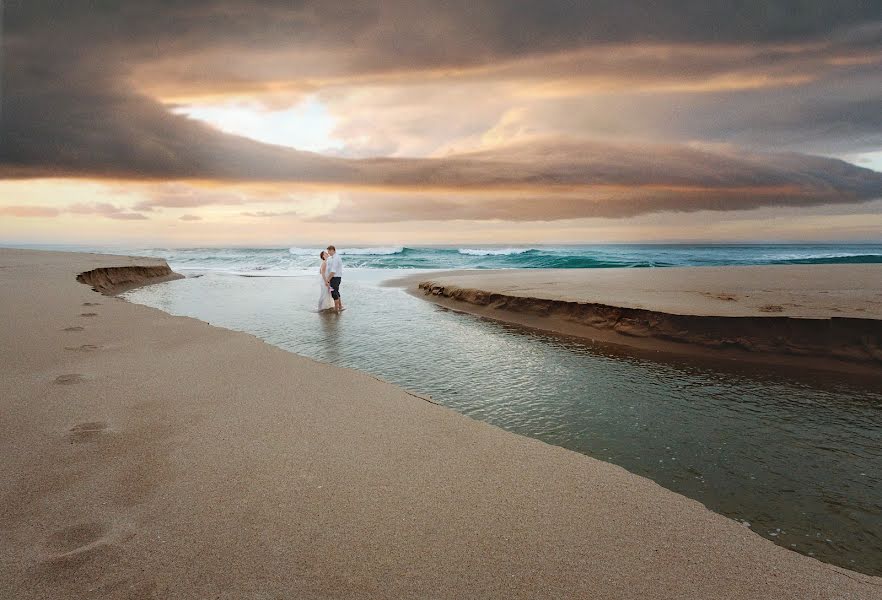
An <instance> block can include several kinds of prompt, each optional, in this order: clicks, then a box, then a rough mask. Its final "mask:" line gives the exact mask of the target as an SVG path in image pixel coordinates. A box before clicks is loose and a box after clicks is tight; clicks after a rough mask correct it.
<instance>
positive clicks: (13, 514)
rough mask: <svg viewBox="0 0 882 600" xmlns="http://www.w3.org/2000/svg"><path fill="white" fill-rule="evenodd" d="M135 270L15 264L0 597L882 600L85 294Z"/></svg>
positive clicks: (667, 510) (592, 465)
mask: <svg viewBox="0 0 882 600" xmlns="http://www.w3.org/2000/svg"><path fill="white" fill-rule="evenodd" d="M129 265H137V266H140V267H161V266H162V263H161V262H159V261H155V260H150V259H134V258H126V257H118V256H98V255H83V254H65V253H48V252H37V251H19V250H0V306H2V307H3V319H2V325H0V327H2V329H0V336H2V338H0V339H2V341H3V343H2V347H0V357H2V365H3V377H2V380H0V431H2V432H3V435H2V436H0V472H2V474H3V476H2V479H0V596H2V597H3V598H16V599H29V598H40V599H43V598H182V599H183V598H187V599H192V598H225V599H231V598H312V597H372V598H379V597H421V598H422V597H451V598H454V597H455V598H463V597H506V598H515V597H524V598H526V597H569V598H573V597H585V598H595V599H604V598H703V599H708V598H720V599H723V598H725V599H738V598H751V599H753V598H799V599H807V598H882V579H880V578H876V577H868V576H865V575H861V574H857V573H854V572H850V571H847V570H844V569H841V568H838V567H833V566H830V565H827V564H823V563H821V562H819V561H816V560H814V559H812V558H809V557H805V556H801V555H799V554H796V553H794V552H791V551H789V550H786V549H784V548H781V547H778V546H776V545H775V544H773V543H772V542H770V541H768V540H765V539H763V538H761V537H759V536H758V535H756V534H754V533H753V532H752V531H750V529H748V528H747V527H745V526H742V525H740V524H737V523H735V522H734V521H731V520H729V519H727V518H725V517H722V516H720V515H717V514H714V513H712V512H710V511H708V510H707V509H705V508H704V507H703V506H702V505H701V504H699V503H698V502H695V501H692V500H689V499H687V498H684V497H682V496H680V495H678V494H675V493H673V492H670V491H667V490H665V489H663V488H661V487H659V486H658V485H656V484H654V483H653V482H651V481H649V480H647V479H644V478H642V477H638V476H635V475H633V474H630V473H628V472H627V471H625V470H623V469H621V468H619V467H616V466H613V465H610V464H607V463H604V462H601V461H597V460H593V459H591V458H588V457H586V456H583V455H580V454H576V453H574V452H570V451H568V450H564V449H561V448H556V447H553V446H549V445H546V444H544V443H542V442H539V441H535V440H531V439H527V438H523V437H520V436H517V435H514V434H510V433H506V432H504V431H502V430H499V429H496V428H494V427H491V426H489V425H487V424H483V423H480V422H477V421H473V420H470V419H468V418H466V417H463V416H461V415H458V414H456V413H454V412H453V411H450V410H448V409H445V408H443V407H440V406H436V405H434V404H431V403H429V402H426V401H423V400H420V399H418V398H415V397H414V396H413V395H410V394H408V393H407V392H405V391H404V390H401V389H399V388H397V387H395V386H393V385H389V384H387V383H384V382H381V381H377V380H376V379H374V378H372V377H370V376H368V375H366V374H362V373H358V372H355V371H351V370H346V369H341V368H337V367H333V366H329V365H324V364H320V363H316V362H313V361H311V360H308V359H306V358H302V357H299V356H296V355H293V354H290V353H287V352H285V351H282V350H280V349H277V348H274V347H272V346H269V345H267V344H265V343H263V342H262V341H260V340H258V339H257V338H255V337H253V336H250V335H247V334H244V333H236V332H232V331H229V330H224V329H220V328H216V327H212V326H210V325H208V324H206V323H202V322H200V321H197V320H194V319H189V318H183V317H173V316H170V315H168V314H165V313H163V312H161V311H159V310H155V309H152V308H148V307H144V306H138V305H134V304H131V303H128V302H126V301H124V300H121V299H118V298H114V297H109V296H103V295H100V294H98V293H96V292H94V291H92V290H91V289H90V287H89V286H87V285H83V284H81V283H78V282H77V281H76V277H77V275H78V274H79V273H81V272H84V271H88V270H91V269H95V268H106V267H126V266H129ZM173 290H174V283H171V284H169V285H168V291H169V293H173Z"/></svg>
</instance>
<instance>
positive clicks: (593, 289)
mask: <svg viewBox="0 0 882 600" xmlns="http://www.w3.org/2000/svg"><path fill="white" fill-rule="evenodd" d="M403 283H405V284H407V283H409V284H411V285H416V286H417V287H418V293H420V294H422V295H424V296H425V297H427V298H429V299H432V300H435V301H436V302H440V303H442V304H444V305H445V306H449V307H452V308H457V309H460V310H464V311H466V312H473V313H476V314H480V315H484V316H489V317H492V318H497V319H500V320H504V321H511V322H516V323H521V324H524V325H530V326H534V327H538V328H542V329H547V330H549V331H555V332H559V333H566V334H570V335H576V336H581V337H587V338H591V339H599V340H601V341H609V342H614V343H619V344H624V345H631V346H635V347H638V348H648V349H655V350H666V351H675V352H685V353H690V352H696V351H697V352H707V350H709V349H712V350H714V351H717V352H718V353H719V354H720V356H721V357H733V358H737V357H741V358H751V356H750V355H754V356H753V358H754V359H759V360H766V357H767V356H768V355H773V356H776V357H777V358H778V359H781V360H783V362H789V363H791V364H800V362H802V363H804V364H809V365H811V366H815V367H821V368H830V369H836V370H856V371H870V372H872V371H879V372H882V265H798V266H794V265H787V266H756V267H689V268H666V269H565V270H532V269H531V270H510V271H493V272H486V271H484V272H480V271H467V272H455V273H453V272H447V273H440V274H437V275H426V274H423V275H421V276H415V277H411V278H408V279H406V280H403ZM855 365H860V366H859V367H856V366H855Z"/></svg>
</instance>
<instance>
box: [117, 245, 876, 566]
mask: <svg viewBox="0 0 882 600" xmlns="http://www.w3.org/2000/svg"><path fill="white" fill-rule="evenodd" d="M752 252H754V253H758V251H756V250H753V251H752ZM176 260H177V259H174V258H172V264H176V262H175V261H176ZM347 260H348V257H347ZM312 268H313V269H314V268H315V265H313V267H312ZM187 272H188V273H189V274H190V275H191V277H188V278H187V279H184V280H180V281H175V282H170V283H166V284H159V285H154V286H149V287H146V288H141V289H138V290H133V291H131V292H128V293H127V294H126V297H127V298H128V299H129V300H131V301H134V302H139V303H143V304H147V305H150V306H154V307H157V308H160V309H162V310H165V311H167V312H170V313H172V314H179V315H188V316H192V317H196V318H198V319H202V320H204V321H208V322H210V323H212V324H216V325H221V326H224V327H228V328H231V329H236V330H240V331H247V332H249V333H252V334H255V335H257V336H259V337H261V338H263V339H264V340H266V341H267V342H269V343H271V344H274V345H277V346H279V347H281V348H284V349H286V350H289V351H291V352H296V353H298V354H301V355H304V356H308V357H311V358H314V359H317V360H320V361H324V362H328V363H332V364H336V365H340V366H345V367H351V368H355V369H359V370H362V371H366V372H368V373H371V374H373V375H375V376H377V377H380V378H382V379H384V380H387V381H390V382H392V383H395V384H398V385H400V386H402V387H404V388H407V389H410V390H413V391H415V392H417V393H420V394H429V395H431V396H432V398H433V399H434V400H435V401H437V402H439V403H441V404H444V405H446V406H448V407H450V408H453V409H455V410H457V411H459V412H461V413H463V414H466V415H468V416H470V417H473V418H476V419H480V420H484V421H487V422H489V423H492V424H494V425H497V426H499V427H502V428H504V429H507V430H510V431H513V432H516V433H519V434H522V435H526V436H530V437H534V438H538V439H540V440H544V441H546V442H548V443H550V444H555V445H558V446H563V447H565V448H569V449H572V450H575V451H577V452H581V453H584V454H587V455H589V456H593V457H596V458H599V459H602V460H606V461H609V462H612V463H615V464H618V465H621V466H623V467H624V468H626V469H628V470H629V471H631V472H633V473H637V474H640V475H644V476H646V477H649V478H651V479H653V480H655V481H657V482H658V483H659V484H661V485H663V486H664V487H667V488H669V489H671V490H674V491H676V492H679V493H681V494H684V495H686V496H688V497H690V498H694V499H696V500H699V501H700V502H702V503H704V504H705V505H706V506H708V507H709V508H710V509H712V510H714V511H717V512H719V513H722V514H724V515H727V516H729V517H731V518H733V519H736V520H738V521H742V522H744V523H745V526H746V527H747V526H749V527H750V528H751V529H752V530H753V531H755V532H757V533H758V534H760V535H762V536H765V537H767V538H768V539H770V540H773V541H774V542H775V543H778V544H780V545H782V546H784V547H787V548H791V549H793V550H796V551H798V552H801V553H804V554H808V555H812V556H815V557H817V558H819V559H821V560H824V561H827V562H830V563H834V564H837V565H841V566H845V567H849V568H852V569H856V570H859V571H863V572H866V573H872V574H876V575H882V382H880V380H877V379H871V380H863V381H862V380H858V379H855V378H854V377H853V376H847V375H836V374H830V373H821V372H818V373H813V372H810V371H801V372H793V371H787V370H782V369H780V368H772V367H764V366H762V365H761V366H750V367H747V366H739V365H738V364H737V363H720V362H715V361H712V360H696V359H690V360H685V359H680V358H676V357H669V358H665V357H663V356H660V355H657V354H642V353H635V352H629V351H624V350H621V349H617V348H615V347H610V346H602V345H595V344H590V343H586V342H585V341H578V340H571V339H563V338H560V337H554V336H548V335H544V334H541V333H538V332H535V331H529V330H524V329H521V328H518V327H514V326H508V325H504V324H500V323H497V322H493V321H489V320H485V319H481V318H479V317H474V316H470V315H465V314H460V313H455V312H452V311H449V310H446V309H443V308H441V307H438V306H436V305H434V304H431V303H429V302H426V301H425V300H422V299H419V298H414V297H412V296H410V295H408V294H407V293H405V292H404V291H403V290H400V289H395V288H386V287H382V286H381V285H380V282H381V281H382V280H384V279H386V278H389V277H391V276H398V275H401V274H402V273H401V271H400V270H378V269H354V268H352V263H351V262H350V263H349V270H347V271H346V274H345V276H344V283H343V287H342V292H343V296H344V299H345V301H346V303H347V304H348V310H347V311H346V312H344V313H342V314H340V315H335V314H317V313H315V312H313V308H314V306H315V302H316V294H317V290H316V285H317V281H316V279H315V275H314V274H310V275H308V276H305V275H300V276H287V277H253V276H248V277H242V276H237V275H233V274H230V273H222V272H217V271H214V270H212V269H210V268H209V269H203V270H201V271H199V270H198V269H192V270H188V271H187ZM292 385H296V382H292ZM352 401H353V402H358V401H359V399H358V398H352ZM390 426H391V425H390Z"/></svg>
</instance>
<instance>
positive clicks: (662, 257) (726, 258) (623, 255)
mask: <svg viewBox="0 0 882 600" xmlns="http://www.w3.org/2000/svg"><path fill="white" fill-rule="evenodd" d="M89 250H93V251H99V252H113V253H123V254H139V255H144V256H158V257H162V258H165V259H167V260H168V262H169V264H170V265H171V266H172V267H173V268H175V269H177V270H198V271H215V272H228V273H238V274H263V275H300V274H304V273H306V272H312V270H313V269H315V266H316V265H317V264H318V263H317V261H318V254H319V251H320V249H319V248H317V247H315V248H313V247H308V248H301V247H284V248H183V249H182V248H152V247H147V248H138V247H126V248H119V247H116V248H107V247H95V248H89ZM339 250H340V251H341V252H342V253H343V259H344V262H345V264H346V265H348V266H349V267H353V268H361V269H514V268H525V269H529V268H557V269H576V268H608V267H637V268H639V267H687V266H714V265H765V264H853V263H882V244H728V245H726V244H669V245H665V244H631V245H622V244H612V245H593V246H592V245H581V246H530V245H521V246H510V247H499V246H459V247H454V246H450V247H409V246H387V247H370V248H353V247H344V246H342V245H341V246H340V248H339Z"/></svg>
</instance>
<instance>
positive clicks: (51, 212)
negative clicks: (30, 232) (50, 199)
mask: <svg viewBox="0 0 882 600" xmlns="http://www.w3.org/2000/svg"><path fill="white" fill-rule="evenodd" d="M59 214H60V211H59V210H58V209H57V208H52V207H50V206H0V215H4V216H7V217H57V216H58V215H59Z"/></svg>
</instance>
